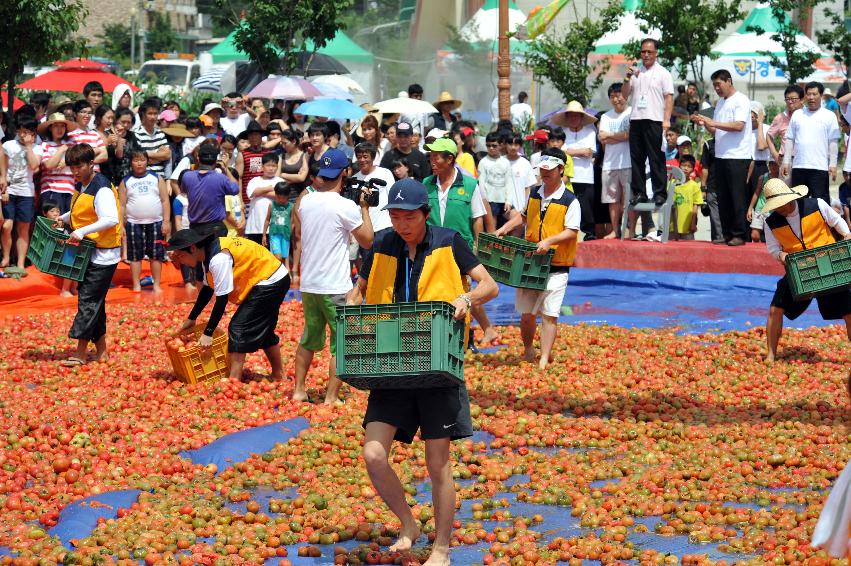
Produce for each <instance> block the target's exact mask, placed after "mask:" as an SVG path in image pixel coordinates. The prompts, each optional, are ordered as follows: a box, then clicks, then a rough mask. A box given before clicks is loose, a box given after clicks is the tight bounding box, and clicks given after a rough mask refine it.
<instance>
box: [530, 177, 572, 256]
mask: <svg viewBox="0 0 851 566" xmlns="http://www.w3.org/2000/svg"><path fill="white" fill-rule="evenodd" d="M540 191H543V185H541V186H540V187H538V188H535V189H533V190H532V193H531V194H530V195H529V204H528V205H527V206H526V239H527V240H528V241H530V242H535V243H538V242H540V241H541V240H544V239H546V238H550V237H552V236H555V235H557V234H560V233H561V232H563V231H564V217H565V216H566V215H567V209H568V208H569V207H570V203H572V202H573V201H574V200H576V196H574V194H573V193H571V192H570V191H568V190H567V189H565V191H564V194H562V195H561V196H560V197H559V198H557V199H553V200H552V201H550V204H549V206H547V210H546V212H544V213H543V214H541V200H542V198H543V197H541V192H540ZM576 244H577V240H576V239H575V238H574V239H573V240H570V241H568V242H562V243H561V244H558V245H557V246H555V255H553V260H552V265H555V266H559V267H570V266H571V265H573V259H574V258H575V257H576Z"/></svg>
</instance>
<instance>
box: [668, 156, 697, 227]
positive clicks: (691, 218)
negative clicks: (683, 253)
mask: <svg viewBox="0 0 851 566" xmlns="http://www.w3.org/2000/svg"><path fill="white" fill-rule="evenodd" d="M694 164H695V159H694V156H692V155H681V156H680V169H682V170H683V173H685V176H686V179H689V180H688V181H686V182H685V183H683V184H682V185H678V186H677V188H676V189H675V190H674V204H675V206H676V208H675V212H674V216H675V217H674V218H673V219H672V220H673V221H672V223H671V224H672V226H671V228H672V231H673V232H674V234H675V236H674V237H675V238H676V239H678V240H694V233H695V232H697V213H698V211H699V210H700V207H701V205H702V204H703V194H702V193H701V192H700V183H698V182H697V181H695V180H694V179H692V178H691V174H692V172H693V171H694Z"/></svg>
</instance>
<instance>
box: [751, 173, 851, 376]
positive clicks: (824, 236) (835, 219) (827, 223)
mask: <svg viewBox="0 0 851 566" xmlns="http://www.w3.org/2000/svg"><path fill="white" fill-rule="evenodd" d="M762 192H763V194H764V195H765V206H763V207H762V212H763V214H765V215H766V219H765V226H766V227H767V228H770V230H766V231H765V245H766V247H767V248H768V253H770V254H771V255H772V256H774V257H775V258H776V259H777V261H779V262H780V263H782V264H783V265H784V266H785V265H786V256H788V255H789V254H790V253H794V252H800V251H802V250H810V249H813V248H818V247H821V246H826V245H828V244H833V243H835V242H836V239H835V238H834V236H833V232H832V231H831V228H832V229H833V230H836V232H837V233H838V234H839V235H840V236H841V237H842V238H843V239H845V240H851V231H849V229H848V224H847V223H846V222H845V220H843V219H842V217H841V216H839V214H838V213H837V212H836V211H835V210H833V209H832V208H831V207H830V205H829V204H827V203H826V202H825V201H823V200H822V199H820V198H804V197H805V196H806V195H807V192H808V189H807V187H805V186H804V185H799V186H797V187H788V186H786V183H784V182H783V181H782V180H781V179H769V180H768V182H767V183H765V186H764V187H763V188H762ZM816 301H818V310H819V312H820V313H821V316H822V318H823V319H825V320H840V319H842V320H844V321H845V329H846V331H847V333H848V340H851V291H849V290H847V289H843V290H841V291H837V292H836V293H830V294H828V295H821V296H819V297H816ZM811 302H812V299H804V300H803V301H796V300H795V298H794V297H793V295H792V291H791V289H790V288H789V282H788V281H787V279H786V276H785V275H784V276H783V279H781V280H780V281H778V282H777V290H776V291H775V292H774V297H773V298H772V299H771V309H770V310H769V312H768V323H767V325H766V329H765V335H766V340H767V343H768V344H767V346H768V352H767V353H766V356H765V359H766V360H768V361H769V362H773V361H774V358H775V356H776V355H777V344H778V343H780V336H781V335H782V334H783V316H784V315H785V316H786V318H788V319H789V320H795V319H796V318H798V317H799V316H801V315H802V314H803V313H804V311H805V310H807V307H808V306H810V303H811Z"/></svg>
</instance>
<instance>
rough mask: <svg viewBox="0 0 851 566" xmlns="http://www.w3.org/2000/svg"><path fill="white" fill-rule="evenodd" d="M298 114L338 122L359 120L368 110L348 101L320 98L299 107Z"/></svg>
mask: <svg viewBox="0 0 851 566" xmlns="http://www.w3.org/2000/svg"><path fill="white" fill-rule="evenodd" d="M298 113H299V114H304V115H305V116H322V117H325V118H333V119H336V120H358V119H360V118H362V117H363V116H364V115H365V114H366V110H364V109H363V108H361V107H360V106H358V105H357V104H353V103H351V102H349V101H348V100H339V99H335V98H319V99H316V100H311V101H310V102H305V103H304V104H302V105H301V106H299V107H298Z"/></svg>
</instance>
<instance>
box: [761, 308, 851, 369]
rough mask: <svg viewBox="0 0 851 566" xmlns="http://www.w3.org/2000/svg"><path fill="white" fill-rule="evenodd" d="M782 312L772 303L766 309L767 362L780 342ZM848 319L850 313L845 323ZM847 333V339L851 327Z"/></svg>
mask: <svg viewBox="0 0 851 566" xmlns="http://www.w3.org/2000/svg"><path fill="white" fill-rule="evenodd" d="M783 314H784V310H783V309H782V308H780V307H776V306H774V305H772V306H771V309H770V310H769V311H768V322H767V323H766V325H765V339H766V342H767V345H768V351H767V352H766V355H765V360H766V361H768V362H773V361H774V359H775V357H776V355H777V345H778V344H779V343H780V336H781V335H782V334H783ZM848 320H851V315H849V316H848V317H846V325H847V324H848ZM848 333H849V334H848V336H849V339H851V328H849V330H848Z"/></svg>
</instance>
